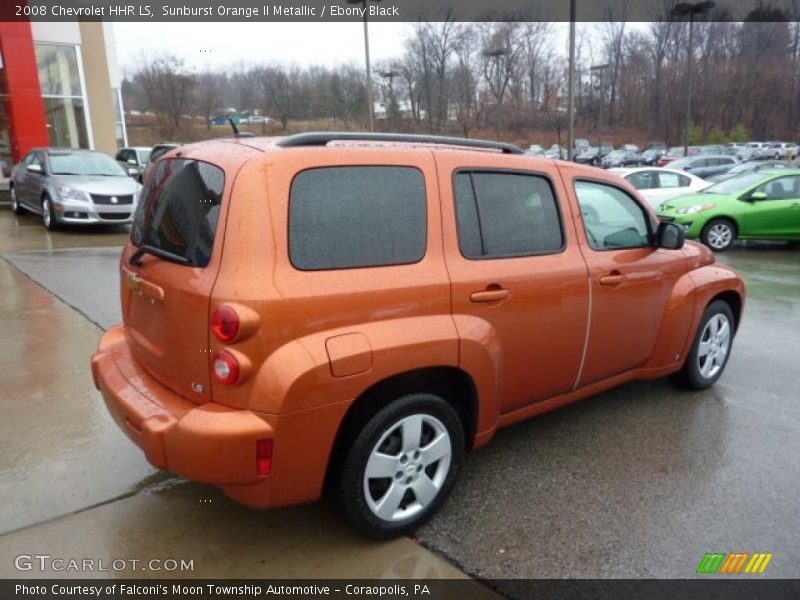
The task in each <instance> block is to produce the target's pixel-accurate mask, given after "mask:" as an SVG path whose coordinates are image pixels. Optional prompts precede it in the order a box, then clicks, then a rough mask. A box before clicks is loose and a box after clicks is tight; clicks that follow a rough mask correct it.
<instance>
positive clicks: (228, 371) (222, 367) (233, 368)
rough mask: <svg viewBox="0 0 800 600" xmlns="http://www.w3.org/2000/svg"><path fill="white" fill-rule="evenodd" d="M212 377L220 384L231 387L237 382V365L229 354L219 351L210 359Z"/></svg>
mask: <svg viewBox="0 0 800 600" xmlns="http://www.w3.org/2000/svg"><path fill="white" fill-rule="evenodd" d="M211 361H212V365H213V369H214V377H216V378H217V380H219V382H220V383H224V384H225V385H233V384H234V383H236V382H237V381H238V380H239V363H238V361H237V360H236V358H235V357H234V356H233V354H231V353H230V352H227V351H225V350H221V351H220V352H217V353H216V354H214V356H213V357H212V358H211Z"/></svg>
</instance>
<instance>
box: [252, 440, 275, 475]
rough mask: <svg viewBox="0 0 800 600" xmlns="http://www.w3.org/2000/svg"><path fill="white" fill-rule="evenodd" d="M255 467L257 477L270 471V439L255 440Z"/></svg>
mask: <svg viewBox="0 0 800 600" xmlns="http://www.w3.org/2000/svg"><path fill="white" fill-rule="evenodd" d="M256 469H257V471H258V476H259V477H263V476H264V475H269V474H270V472H271V471H272V440H258V441H257V442H256Z"/></svg>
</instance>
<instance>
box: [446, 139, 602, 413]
mask: <svg viewBox="0 0 800 600" xmlns="http://www.w3.org/2000/svg"><path fill="white" fill-rule="evenodd" d="M470 159H471V160H470V161H469V162H465V159H464V156H463V154H455V153H453V154H452V155H451V154H448V153H446V152H441V153H438V154H437V156H436V162H437V170H438V174H439V187H440V190H441V194H442V215H443V222H444V224H445V227H444V244H445V256H446V261H447V270H448V273H449V274H450V281H451V294H452V311H453V317H454V320H455V323H456V327H457V328H458V330H459V335H460V336H461V338H462V340H466V339H468V338H470V336H471V335H472V334H471V332H474V331H475V330H476V328H477V329H478V330H481V329H482V328H484V327H486V333H485V336H482V337H485V339H484V340H482V343H485V344H486V345H487V347H488V348H494V349H495V350H494V356H493V360H494V361H495V366H496V368H497V369H498V373H497V380H498V382H499V386H500V389H499V397H500V412H501V413H508V412H511V411H513V410H515V409H519V408H522V407H524V406H526V405H528V404H531V403H533V402H537V401H541V400H546V399H548V398H551V397H553V396H556V395H558V394H561V393H564V392H567V391H571V390H572V389H573V388H574V386H575V383H576V379H577V375H578V371H579V368H580V362H581V356H582V353H583V347H584V343H585V340H586V327H587V320H588V309H589V285H588V278H587V273H586V265H585V263H584V262H583V259H582V258H581V254H580V250H579V249H578V245H577V242H576V239H575V233H574V228H573V227H572V219H571V212H570V211H569V209H568V208H566V207H565V205H564V204H563V202H564V201H563V195H564V191H563V187H562V183H561V181H560V178H559V177H558V171H557V169H556V168H555V167H554V166H553V165H552V164H542V163H543V161H539V165H538V166H537V164H536V163H532V161H531V160H530V159H528V158H517V157H509V156H502V155H500V156H496V155H493V154H490V153H478V152H476V153H474V156H470ZM464 344H466V341H465V342H462V348H461V354H462V359H464V357H466V356H468V355H469V354H470V353H471V352H472V350H471V348H470V347H469V346H466V345H464Z"/></svg>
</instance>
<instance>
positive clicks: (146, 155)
mask: <svg viewBox="0 0 800 600" xmlns="http://www.w3.org/2000/svg"><path fill="white" fill-rule="evenodd" d="M136 153H137V154H138V155H139V162H140V163H141V164H143V165H146V164H147V163H148V161H149V160H150V148H144V149H143V150H137V151H136Z"/></svg>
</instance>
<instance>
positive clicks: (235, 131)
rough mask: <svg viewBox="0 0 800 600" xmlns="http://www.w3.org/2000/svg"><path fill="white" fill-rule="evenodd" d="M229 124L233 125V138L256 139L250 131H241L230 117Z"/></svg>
mask: <svg viewBox="0 0 800 600" xmlns="http://www.w3.org/2000/svg"><path fill="white" fill-rule="evenodd" d="M228 123H230V124H231V128H232V129H233V137H237V138H243V137H254V134H253V133H252V132H250V131H239V128H238V127H237V126H236V122H235V121H234V120H233V117H228Z"/></svg>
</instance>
